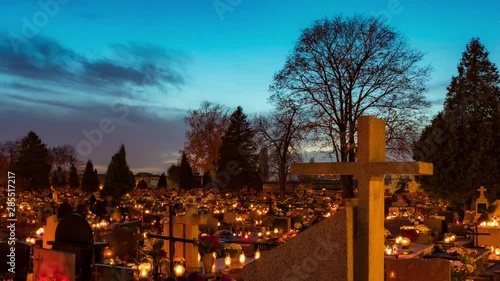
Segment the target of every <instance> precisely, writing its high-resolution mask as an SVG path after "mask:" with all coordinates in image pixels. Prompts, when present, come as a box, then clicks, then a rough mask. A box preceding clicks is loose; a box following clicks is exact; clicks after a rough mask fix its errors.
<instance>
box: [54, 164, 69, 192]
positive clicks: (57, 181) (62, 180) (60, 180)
mask: <svg viewBox="0 0 500 281" xmlns="http://www.w3.org/2000/svg"><path fill="white" fill-rule="evenodd" d="M51 184H52V186H54V187H57V188H62V187H63V186H65V185H66V184H67V183H66V176H65V175H64V171H63V170H62V167H61V166H58V167H57V170H55V171H54V173H53V174H52V182H51Z"/></svg>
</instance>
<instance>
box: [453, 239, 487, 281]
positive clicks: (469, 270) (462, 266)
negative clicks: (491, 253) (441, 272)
mask: <svg viewBox="0 0 500 281" xmlns="http://www.w3.org/2000/svg"><path fill="white" fill-rule="evenodd" d="M446 253H447V254H450V255H452V256H456V257H457V258H458V260H455V261H453V262H452V263H451V280H452V281H465V280H467V279H469V278H471V277H474V276H477V275H478V274H479V273H481V272H482V271H484V270H485V269H486V265H487V264H488V256H487V255H484V256H483V257H480V256H479V253H478V251H476V250H472V249H467V248H463V247H451V248H449V249H447V250H446Z"/></svg>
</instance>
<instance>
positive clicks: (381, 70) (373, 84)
mask: <svg viewBox="0 0 500 281" xmlns="http://www.w3.org/2000/svg"><path fill="white" fill-rule="evenodd" d="M422 57H423V54H422V53H421V52H419V51H417V50H414V49H412V48H411V47H410V46H409V44H408V42H407V40H406V39H405V38H404V37H403V36H402V35H400V34H399V33H397V32H396V31H394V30H393V29H392V28H390V27H389V26H387V25H385V24H384V23H383V22H382V21H381V20H379V19H377V18H373V17H371V18H365V17H361V16H354V17H350V18H343V17H340V16H339V17H336V18H334V19H332V20H329V19H324V20H320V21H316V22H315V23H314V24H313V25H312V26H311V27H309V28H307V29H305V30H304V31H303V33H302V35H301V36H300V38H299V41H298V43H297V44H296V46H295V49H294V51H293V53H292V54H291V55H290V56H289V57H288V59H287V61H286V64H285V66H284V68H283V69H282V70H281V71H279V72H278V73H276V74H275V76H274V81H273V83H272V84H271V87H270V90H271V92H272V93H273V94H272V96H271V100H272V101H279V100H281V99H283V98H285V99H292V100H294V101H296V102H297V103H298V104H301V105H303V106H304V107H305V108H307V109H308V110H309V111H310V112H311V114H312V118H311V119H310V120H311V125H315V127H316V129H317V130H318V132H319V133H321V134H322V135H323V136H324V137H323V140H327V141H328V146H329V147H330V149H331V152H332V157H333V159H334V160H335V161H339V162H354V161H355V160H356V131H357V120H358V118H359V117H360V116H362V115H375V116H382V117H387V116H384V113H388V112H390V113H391V114H392V113H393V112H397V113H398V114H396V115H389V116H398V118H403V119H405V120H406V121H405V123H407V124H409V126H410V128H411V126H412V125H416V124H417V121H412V120H414V119H413V118H415V117H413V116H415V115H418V114H420V113H421V110H422V109H423V108H426V107H427V106H428V103H427V102H426V100H425V97H424V95H423V92H424V91H425V86H424V83H425V82H426V81H427V79H428V76H429V72H430V67H428V66H420V65H419V63H420V61H421V60H422ZM389 109H390V111H388V110H389ZM399 113H404V114H399ZM387 121H388V122H389V123H388V126H389V128H393V129H394V130H396V129H399V126H396V125H392V124H391V123H390V122H392V121H393V120H392V119H388V120H387ZM391 126H392V127H391ZM418 129H419V128H415V131H418ZM388 131H389V133H393V132H392V131H391V130H388ZM390 138H391V137H389V139H390ZM398 139H401V137H398ZM342 182H343V189H344V196H345V197H354V189H353V180H352V176H342Z"/></svg>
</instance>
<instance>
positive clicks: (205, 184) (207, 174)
mask: <svg viewBox="0 0 500 281" xmlns="http://www.w3.org/2000/svg"><path fill="white" fill-rule="evenodd" d="M202 181H203V187H209V184H210V183H211V182H212V177H211V176H210V171H206V172H205V173H203V178H202Z"/></svg>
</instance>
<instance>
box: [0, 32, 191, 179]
mask: <svg viewBox="0 0 500 281" xmlns="http://www.w3.org/2000/svg"><path fill="white" fill-rule="evenodd" d="M0 36H2V34H0ZM4 38H5V37H4ZM109 48H110V50H112V51H111V53H109V54H108V55H107V56H101V57H98V58H93V57H91V56H84V55H81V54H79V53H77V52H75V51H74V50H71V49H69V48H67V47H65V46H63V45H61V44H59V43H58V42H57V41H55V40H52V39H50V38H45V37H42V36H36V37H34V38H33V39H32V40H31V41H30V42H29V43H27V44H22V45H20V46H19V48H18V51H17V52H16V51H15V50H14V49H13V48H12V47H11V46H10V43H9V42H8V40H4V41H1V39H0V81H2V82H0V100H2V102H1V103H0V120H1V121H2V122H7V123H8V124H9V126H8V127H7V128H2V134H0V141H6V140H13V139H16V138H19V137H23V136H24V135H25V134H26V133H27V132H28V131H29V130H34V131H35V132H37V133H38V134H39V135H40V137H41V138H42V140H43V141H44V142H45V143H47V145H48V146H55V145H61V144H71V145H73V146H75V148H76V147H77V145H78V144H79V143H81V142H82V141H88V137H87V135H86V134H85V133H84V132H96V130H99V129H100V126H101V125H100V124H101V122H102V120H110V121H111V122H112V126H113V128H114V130H113V131H112V132H110V133H102V132H101V133H102V141H101V142H100V143H99V144H97V145H92V147H91V149H92V150H91V153H90V154H88V155H85V156H81V155H80V158H81V160H82V161H85V162H86V160H87V159H88V158H90V159H92V160H93V161H94V163H95V164H96V165H99V167H105V166H107V164H108V163H109V160H110V159H111V156H112V155H113V154H114V153H115V152H116V151H117V150H118V148H119V146H120V145H121V144H122V143H123V144H125V146H126V148H127V159H128V161H129V165H130V166H131V168H132V169H133V170H134V171H135V169H136V168H135V167H142V168H141V169H144V168H151V169H154V167H157V168H156V169H155V170H154V171H160V170H166V169H167V168H168V165H167V164H166V163H168V162H170V161H174V160H175V159H176V158H175V159H174V158H173V157H163V156H162V155H165V154H168V155H170V154H171V153H174V152H178V151H179V149H181V148H182V146H183V144H184V133H185V124H184V121H183V116H184V114H185V112H186V111H185V109H182V108H176V107H173V106H171V104H173V103H171V102H169V97H170V96H172V94H177V93H178V92H180V91H182V89H183V87H184V86H185V85H186V84H187V82H188V81H189V78H188V76H187V74H186V73H187V69H188V64H189V58H188V57H187V56H185V55H183V54H182V53H181V52H176V51H172V50H169V49H167V48H162V47H159V46H154V45H150V44H142V45H141V44H138V43H130V44H117V45H112V46H109ZM118 49H120V51H118ZM116 109H119V110H116Z"/></svg>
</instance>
